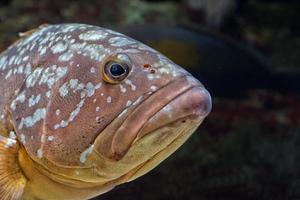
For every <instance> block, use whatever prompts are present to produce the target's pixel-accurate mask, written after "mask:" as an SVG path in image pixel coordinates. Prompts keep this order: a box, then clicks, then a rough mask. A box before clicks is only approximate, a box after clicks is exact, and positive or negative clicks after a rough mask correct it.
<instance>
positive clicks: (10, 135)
mask: <svg viewBox="0 0 300 200" xmlns="http://www.w3.org/2000/svg"><path fill="white" fill-rule="evenodd" d="M9 138H11V139H16V138H17V136H16V133H15V132H14V131H10V132H9Z"/></svg>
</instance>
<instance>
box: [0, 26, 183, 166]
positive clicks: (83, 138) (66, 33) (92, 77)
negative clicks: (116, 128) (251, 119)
mask: <svg viewBox="0 0 300 200" xmlns="http://www.w3.org/2000/svg"><path fill="white" fill-rule="evenodd" d="M120 53H121V54H120ZM118 54H119V57H120V59H122V54H127V55H128V56H129V58H130V61H131V63H132V66H131V73H130V74H129V76H128V77H127V78H126V80H124V81H123V82H122V83H120V84H116V85H112V84H107V83H105V82H103V79H102V74H101V70H102V69H101V68H102V67H103V65H104V64H105V63H106V62H107V61H108V60H109V59H110V58H111V57H114V56H116V55H118ZM141 55H142V56H141ZM149 63H150V64H151V66H150V67H149ZM144 65H145V66H147V67H144ZM180 73H181V75H182V74H187V73H186V72H185V71H183V70H181V71H180V69H178V68H177V67H176V69H175V65H174V63H172V62H171V61H170V60H168V59H167V58H165V57H164V56H162V55H161V54H159V53H157V52H156V51H155V50H153V49H151V48H149V47H148V46H145V45H143V44H141V43H139V42H137V41H135V40H133V39H131V38H129V37H127V36H124V35H122V34H120V33H117V32H114V31H111V30H107V29H103V28H99V27H95V26H89V25H82V24H63V25H49V26H42V27H40V28H39V29H37V30H36V31H35V32H33V33H32V34H29V35H26V34H25V36H24V37H23V38H21V39H20V40H19V41H18V42H17V43H16V44H14V45H12V46H11V47H10V48H9V49H8V50H6V51H5V52H4V53H2V55H1V58H0V90H1V91H2V97H1V98H0V116H1V118H0V120H1V121H0V122H1V123H2V124H4V125H6V126H9V125H10V124H9V123H10V122H9V121H7V119H8V118H7V116H8V112H10V113H11V114H12V124H13V126H14V127H15V129H16V134H17V137H18V139H19V140H20V141H21V142H22V143H23V144H24V145H25V147H26V149H27V151H28V152H29V154H30V155H31V156H32V157H33V158H44V157H45V158H47V159H48V160H50V161H53V162H55V163H60V164H62V165H78V164H79V165H80V164H82V163H84V161H85V160H86V156H87V154H88V153H89V152H90V151H91V149H90V148H91V147H92V146H91V144H92V143H93V141H94V139H95V138H96V136H97V134H98V133H99V132H101V130H102V129H103V128H104V127H105V126H106V125H107V124H108V123H109V122H110V121H112V120H113V119H114V118H116V117H117V116H118V115H123V114H125V113H126V111H127V108H128V107H130V106H134V105H135V104H137V103H138V102H139V101H140V100H142V98H143V97H145V96H147V95H150V94H151V93H152V92H154V91H156V90H157V89H158V88H159V87H162V86H164V85H165V84H167V83H168V82H169V81H171V80H172V79H173V78H174V77H176V76H178V75H179V74H180ZM86 119H89V120H86ZM83 121H85V122H84V123H82V122H83ZM78 124H80V128H79V127H78ZM79 144H80V145H79Z"/></svg>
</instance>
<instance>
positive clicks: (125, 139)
mask: <svg viewBox="0 0 300 200" xmlns="http://www.w3.org/2000/svg"><path fill="white" fill-rule="evenodd" d="M210 110H211V97H210V94H209V93H208V91H207V90H206V89H205V88H204V87H203V85H202V84H201V83H200V82H199V81H197V80H196V79H195V78H193V77H192V76H190V75H184V76H181V77H177V78H176V79H175V80H173V81H172V82H171V83H169V84H167V85H166V86H164V87H162V88H160V89H158V90H157V91H156V92H154V93H153V94H151V95H150V96H149V97H147V98H146V99H145V100H144V101H142V102H141V103H140V104H139V105H138V106H137V107H136V108H134V109H133V110H132V111H131V112H128V115H127V116H126V117H125V119H124V120H122V123H118V120H115V121H114V122H113V123H111V124H110V126H108V127H107V128H106V130H104V131H103V132H102V133H101V134H100V135H99V136H98V137H97V138H96V140H95V143H94V150H95V151H96V152H97V153H98V154H99V155H101V156H102V157H105V158H107V159H109V160H111V161H116V162H117V161H120V162H122V160H123V158H124V157H126V153H127V152H128V150H129V149H130V148H133V146H134V144H135V143H136V142H138V141H140V140H143V138H144V137H145V136H146V135H149V134H152V133H155V132H156V131H157V130H158V129H162V128H164V127H168V126H169V125H172V126H173V127H174V125H176V126H177V127H178V128H179V127H181V126H182V127H185V126H186V124H188V127H186V129H190V128H195V127H198V126H199V125H200V123H201V122H202V121H203V119H204V118H205V117H206V116H207V115H208V114H209V112H210ZM119 121H121V120H119ZM178 121H180V123H177V122H178ZM187 121H188V123H186V122H187ZM116 127H117V128H116ZM113 129H116V130H114V131H115V132H114V134H112V130H113ZM168 132H169V133H168V134H170V135H173V136H172V137H169V138H168V139H167V140H170V141H171V140H174V138H175V137H177V134H176V129H172V131H168ZM174 132H175V133H174ZM107 136H109V137H107ZM145 145H149V146H151V144H145ZM162 147H163V144H162ZM156 153H157V152H156ZM151 156H153V155H147V152H145V154H144V157H145V159H146V158H149V157H151ZM137 159H139V158H137ZM141 160H143V159H141ZM141 160H136V161H134V160H133V161H132V163H139V162H140V161H141Z"/></svg>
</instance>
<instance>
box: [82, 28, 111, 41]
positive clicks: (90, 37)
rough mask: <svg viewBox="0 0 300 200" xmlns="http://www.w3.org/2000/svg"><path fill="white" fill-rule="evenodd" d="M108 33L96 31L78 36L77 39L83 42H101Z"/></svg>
mask: <svg viewBox="0 0 300 200" xmlns="http://www.w3.org/2000/svg"><path fill="white" fill-rule="evenodd" d="M107 35H108V33H106V32H104V31H101V30H96V31H87V32H85V33H81V34H80V35H79V39H81V40H85V41H94V40H102V39H104V38H106V36H107Z"/></svg>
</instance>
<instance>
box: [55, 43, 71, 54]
mask: <svg viewBox="0 0 300 200" xmlns="http://www.w3.org/2000/svg"><path fill="white" fill-rule="evenodd" d="M67 48H68V46H67V44H65V43H63V42H58V43H56V44H55V45H54V46H52V47H51V51H52V53H53V54H57V53H62V52H64V51H65V50H67Z"/></svg>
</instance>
